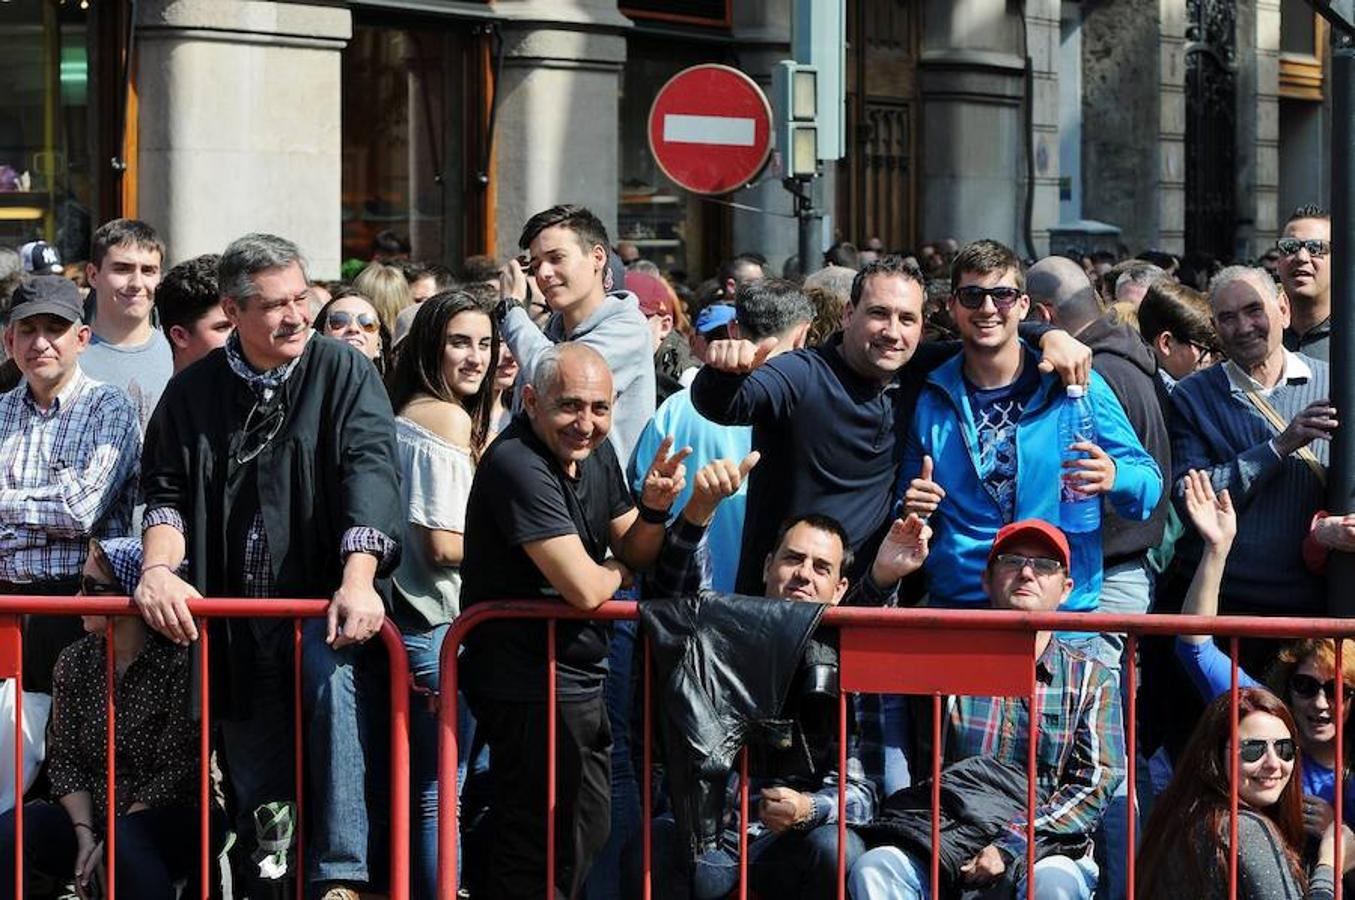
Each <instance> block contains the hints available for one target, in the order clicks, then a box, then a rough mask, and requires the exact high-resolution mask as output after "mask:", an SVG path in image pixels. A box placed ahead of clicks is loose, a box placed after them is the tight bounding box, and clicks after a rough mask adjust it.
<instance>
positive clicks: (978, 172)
mask: <svg viewBox="0 0 1355 900" xmlns="http://www.w3.org/2000/svg"><path fill="white" fill-rule="evenodd" d="M1008 6H1009V4H1007V3H1006V2H1005V0H953V2H952V0H926V3H925V10H924V14H923V21H924V23H925V26H924V33H923V38H922V56H921V60H920V61H919V64H918V75H919V85H920V93H921V100H922V134H921V136H920V141H919V146H920V148H921V157H922V159H921V166H922V172H921V178H920V179H919V181H920V184H921V228H920V231H921V233H922V234H924V235H926V236H927V237H928V238H929V239H933V240H934V239H939V238H946V237H954V238H958V239H959V240H961V241H966V240H972V239H974V238H978V237H991V238H995V239H997V240H1000V241H1002V242H1003V243H1005V244H1008V245H1010V246H1012V247H1015V248H1016V249H1017V250H1018V252H1023V253H1024V252H1025V248H1024V246H1023V241H1022V240H1021V237H1020V235H1021V231H1022V213H1023V206H1022V203H1023V191H1024V187H1025V171H1026V169H1025V164H1024V156H1025V155H1024V152H1023V151H1024V149H1025V147H1026V144H1027V135H1026V131H1025V127H1024V123H1023V121H1022V115H1021V104H1022V96H1023V93H1024V86H1023V81H1024V78H1025V58H1024V56H1023V55H1022V54H1021V51H1022V49H1023V44H1024V36H1023V35H1022V33H1021V22H1020V18H1019V17H1018V16H1017V15H1016V14H1015V13H1014V12H1011V11H1009V9H1008ZM1045 68H1046V71H1047V69H1048V65H1046V67H1045ZM1056 214H1057V210H1056Z"/></svg>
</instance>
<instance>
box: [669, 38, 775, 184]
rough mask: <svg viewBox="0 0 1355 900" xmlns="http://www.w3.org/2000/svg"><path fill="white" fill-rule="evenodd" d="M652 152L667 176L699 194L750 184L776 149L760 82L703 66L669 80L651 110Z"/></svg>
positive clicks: (728, 70) (735, 72) (717, 67)
mask: <svg viewBox="0 0 1355 900" xmlns="http://www.w3.org/2000/svg"><path fill="white" fill-rule="evenodd" d="M649 149H650V152H652V153H653V154H654V160H655V161H656V162H657V163H658V164H659V168H660V169H662V170H663V174H665V175H667V176H668V177H669V179H671V180H672V181H673V182H675V183H676V184H677V185H678V186H679V187H682V188H685V189H686V190H689V191H692V192H693V193H697V194H726V193H729V192H730V191H732V190H736V189H737V188H741V187H743V186H744V185H745V184H748V183H749V182H750V181H752V180H753V179H754V178H756V177H757V174H758V173H759V172H761V171H762V167H763V166H765V165H766V164H767V157H768V156H769V155H770V154H771V150H772V108H771V105H770V104H769V103H768V102H767V97H766V96H765V95H764V94H763V93H762V89H761V88H760V87H758V86H757V82H755V81H753V79H751V78H749V77H748V76H747V75H745V74H743V73H742V72H740V71H739V70H738V69H731V68H730V67H729V66H720V65H715V64H710V63H708V64H705V65H700V66H692V67H691V68H690V69H684V70H682V71H681V72H679V73H677V74H676V75H674V76H673V77H672V78H670V79H669V80H668V83H667V84H665V85H664V86H663V87H662V88H661V89H660V90H659V94H658V96H657V97H655V98H654V105H653V106H651V107H650V108H649Z"/></svg>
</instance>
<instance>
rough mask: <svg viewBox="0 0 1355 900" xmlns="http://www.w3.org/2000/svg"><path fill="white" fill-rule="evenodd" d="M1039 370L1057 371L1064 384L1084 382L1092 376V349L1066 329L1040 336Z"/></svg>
mask: <svg viewBox="0 0 1355 900" xmlns="http://www.w3.org/2000/svg"><path fill="white" fill-rule="evenodd" d="M1037 368H1038V369H1039V370H1040V371H1041V372H1054V373H1057V374H1058V376H1059V378H1060V379H1062V380H1063V383H1064V384H1086V383H1087V382H1089V381H1091V378H1092V349H1091V348H1090V347H1088V346H1087V345H1086V344H1084V343H1082V342H1081V341H1079V340H1078V339H1077V338H1075V337H1073V336H1072V335H1071V334H1069V333H1068V332H1066V331H1050V332H1047V333H1046V334H1045V336H1044V337H1042V338H1040V364H1039V366H1037Z"/></svg>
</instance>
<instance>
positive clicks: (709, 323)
mask: <svg viewBox="0 0 1355 900" xmlns="http://www.w3.org/2000/svg"><path fill="white" fill-rule="evenodd" d="M733 321H734V307H732V306H730V305H729V304H728V303H714V304H711V305H710V306H707V307H706V308H705V309H703V310H701V313H700V315H698V316H697V317H696V333H697V334H705V333H706V332H707V331H714V330H715V329H716V328H719V327H720V326H721V325H728V324H729V323H730V322H733Z"/></svg>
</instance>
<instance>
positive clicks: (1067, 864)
mask: <svg viewBox="0 0 1355 900" xmlns="http://www.w3.org/2000/svg"><path fill="white" fill-rule="evenodd" d="M963 258H964V251H961V254H960V257H957V260H958V259H963ZM933 547H934V545H933ZM933 552H934V551H933ZM1070 560H1071V554H1070V548H1069V544H1068V539H1067V536H1066V535H1065V534H1064V533H1063V532H1062V531H1060V530H1059V529H1058V528H1055V527H1054V526H1053V525H1050V524H1049V523H1048V522H1045V521H1042V520H1040V519H1026V520H1023V521H1020V522H1013V523H1012V524H1010V525H1006V526H1004V527H1003V528H1002V529H1001V530H1000V531H999V532H998V533H997V535H996V537H995V539H994V540H993V542H992V549H991V550H990V551H989V553H988V555H987V559H986V562H985V563H984V564H983V570H982V572H981V573H979V574H978V576H977V578H976V580H977V581H978V582H979V584H980V586H981V588H982V591H983V594H984V596H985V599H986V600H987V602H988V603H989V604H990V605H991V606H992V608H994V609H1001V610H1013V611H1017V612H1050V611H1052V610H1055V609H1058V608H1060V606H1062V605H1064V604H1066V603H1067V601H1068V599H1069V597H1070V596H1071V595H1072V593H1073V592H1074V591H1075V590H1076V586H1075V582H1074V580H1073V578H1072V577H1070V571H1071V570H1070ZM1035 658H1036V660H1037V662H1036V672H1035V680H1036V683H1037V690H1038V702H1039V707H1038V708H1039V711H1040V716H1039V742H1038V744H1037V748H1036V759H1035V775H1036V783H1037V789H1036V790H1037V794H1038V796H1039V797H1041V798H1043V800H1042V801H1041V802H1039V803H1038V804H1037V805H1036V808H1035V830H1036V832H1037V833H1038V834H1039V836H1040V837H1039V843H1040V847H1039V848H1038V850H1039V853H1041V854H1043V853H1044V852H1045V850H1046V849H1048V848H1050V847H1055V848H1057V849H1055V850H1054V852H1053V853H1050V854H1048V855H1043V856H1042V858H1041V859H1039V861H1037V862H1036V864H1035V889H1034V891H1033V896H1034V897H1035V900H1049V898H1060V900H1068V898H1080V900H1089V898H1090V897H1091V896H1092V895H1093V893H1094V892H1095V891H1096V886H1097V880H1098V874H1099V873H1098V869H1097V865H1096V862H1095V860H1094V859H1093V857H1092V853H1091V846H1090V845H1091V834H1092V832H1094V831H1095V830H1096V828H1097V826H1098V825H1099V824H1100V822H1101V819H1102V817H1103V816H1104V814H1105V810H1106V805H1107V803H1108V802H1109V800H1110V797H1111V795H1112V794H1113V793H1114V791H1115V788H1116V786H1117V785H1118V784H1119V783H1120V781H1121V780H1123V778H1124V770H1125V756H1124V735H1123V733H1122V731H1121V728H1120V699H1119V691H1118V689H1117V688H1116V685H1115V679H1114V676H1112V675H1111V673H1110V672H1109V671H1108V670H1107V669H1106V668H1105V667H1104V666H1103V665H1102V664H1101V663H1099V662H1097V661H1096V660H1095V659H1094V658H1092V657H1089V656H1086V655H1083V654H1082V653H1079V652H1078V651H1077V650H1076V649H1074V648H1073V647H1071V646H1070V645H1069V644H1067V643H1065V642H1064V641H1063V640H1062V639H1061V638H1060V637H1058V636H1057V635H1054V634H1052V633H1050V632H1048V631H1041V632H1038V633H1036V635H1035ZM1029 706H1030V700H1029V698H1028V697H1024V696H1022V697H948V698H946V700H945V719H944V722H943V726H942V727H943V728H944V729H945V733H944V735H943V737H942V747H941V750H940V752H941V753H942V765H943V766H947V765H950V764H953V763H956V762H959V761H960V760H963V759H967V758H969V757H974V756H985V757H991V758H993V759H996V760H997V761H999V762H1002V763H1005V764H1007V765H1009V766H1013V767H1015V768H1017V769H1021V770H1024V769H1025V768H1026V765H1027V761H1028V752H1029V751H1028V748H1029V743H1028V741H1029V736H1030V725H1029V722H1030V709H1029ZM927 709H928V711H929V712H930V709H931V707H930V705H928V706H927ZM928 718H930V717H928ZM917 733H918V734H930V729H929V728H919V729H917ZM919 749H920V750H925V751H926V755H922V754H920V755H919V758H920V759H930V753H931V751H932V748H931V747H921V748H919ZM1025 858H1026V822H1025V815H1021V816H1019V817H1018V818H1016V819H1014V820H1012V821H1009V822H1006V823H1003V824H1002V825H1001V826H1000V827H999V828H996V829H994V830H993V832H992V834H991V838H990V842H989V843H988V844H987V845H986V846H985V847H983V849H981V850H980V851H979V852H978V853H976V854H975V855H974V857H973V858H972V859H970V860H969V861H968V862H966V863H964V864H963V865H962V866H960V868H959V872H958V880H959V881H960V882H961V886H962V887H965V888H982V887H984V886H988V885H992V884H993V883H994V882H996V881H997V880H999V879H1001V878H1003V877H1010V873H1009V870H1010V869H1012V868H1013V866H1014V864H1017V863H1018V862H1019V863H1021V864H1022V865H1024V861H1025ZM929 881H930V866H929V863H928V860H927V859H926V858H924V857H921V856H919V855H916V854H914V853H913V852H910V851H907V850H904V849H903V848H901V847H896V846H888V845H886V846H882V847H877V848H876V849H874V850H871V851H869V852H867V853H866V854H864V855H863V856H861V857H860V859H858V860H857V863H856V865H855V866H853V867H852V871H851V876H850V887H851V895H852V897H853V898H855V900H905V898H906V900H916V898H924V897H931V896H940V894H939V893H937V894H934V893H932V891H931V886H930V884H929ZM1024 894H1025V892H1024V890H1022V891H1021V892H1020V894H1018V896H1024ZM985 896H987V895H985Z"/></svg>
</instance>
